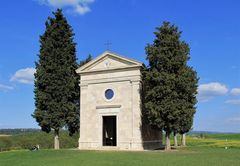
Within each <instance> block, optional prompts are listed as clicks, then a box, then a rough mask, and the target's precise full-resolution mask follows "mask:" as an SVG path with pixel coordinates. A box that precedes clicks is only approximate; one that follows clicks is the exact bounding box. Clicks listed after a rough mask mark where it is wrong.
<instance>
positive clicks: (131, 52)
mask: <svg viewBox="0 0 240 166" xmlns="http://www.w3.org/2000/svg"><path fill="white" fill-rule="evenodd" d="M56 8H62V9H63V12H64V15H65V16H66V18H67V20H68V22H69V24H70V25H71V26H72V28H73V30H74V33H75V37H74V38H75V42H76V43H77V57H78V61H80V60H82V59H85V58H86V57H87V56H88V55H89V54H91V55H93V57H97V56H98V55H99V54H101V53H102V52H104V51H105V50H106V49H107V47H106V45H105V43H107V42H110V43H112V44H111V45H110V50H111V51H113V52H116V53H118V54H121V55H124V56H127V57H130V58H133V59H136V60H139V61H142V62H144V63H146V64H147V61H146V54H145V47H146V45H147V44H148V43H150V44H151V43H152V42H153V40H154V34H153V32H154V31H155V28H156V27H159V26H161V25H162V22H163V21H170V22H171V23H174V24H175V25H176V26H178V27H179V29H180V30H181V31H182V38H181V39H182V40H184V41H186V42H187V43H188V44H189V45H190V48H191V55H190V56H191V59H190V61H189V65H191V66H193V68H194V69H195V70H196V71H197V73H198V77H199V78H200V80H199V87H198V93H199V94H198V104H197V112H196V114H195V117H194V124H193V130H198V131H219V132H238V133H240V19H239V17H240V10H239V8H240V1H238V0H211V1H209V0H196V1H192V0H181V1H177V0H167V1H166V0H114V1H113V0H24V1H19V0H8V1H1V6H0V15H1V18H0V25H1V26H0V128H38V125H37V123H36V122H35V120H34V119H33V118H32V117H31V114H32V113H33V111H34V109H35V106H34V93H33V88H34V85H33V80H34V76H33V74H34V72H35V69H34V68H35V61H37V60H38V58H37V55H38V53H39V36H40V35H41V34H43V33H44V30H45V21H46V20H47V18H48V17H49V16H52V11H55V10H56Z"/></svg>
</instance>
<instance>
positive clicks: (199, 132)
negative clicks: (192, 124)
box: [188, 131, 239, 135]
mask: <svg viewBox="0 0 240 166" xmlns="http://www.w3.org/2000/svg"><path fill="white" fill-rule="evenodd" d="M188 134H190V135H191V134H239V133H237V132H219V131H190V132H189V133H188Z"/></svg>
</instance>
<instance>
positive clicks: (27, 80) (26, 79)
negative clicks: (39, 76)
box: [10, 68, 36, 84]
mask: <svg viewBox="0 0 240 166" xmlns="http://www.w3.org/2000/svg"><path fill="white" fill-rule="evenodd" d="M35 72H36V69H35V68H25V69H20V70H18V71H16V73H15V74H14V75H13V76H12V77H11V79H10V81H16V82H19V83H23V84H33V81H34V73H35Z"/></svg>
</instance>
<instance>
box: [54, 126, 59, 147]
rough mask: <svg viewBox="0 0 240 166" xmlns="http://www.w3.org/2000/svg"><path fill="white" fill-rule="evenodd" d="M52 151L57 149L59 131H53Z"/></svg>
mask: <svg viewBox="0 0 240 166" xmlns="http://www.w3.org/2000/svg"><path fill="white" fill-rule="evenodd" d="M54 149H55V150H58V149H59V130H54Z"/></svg>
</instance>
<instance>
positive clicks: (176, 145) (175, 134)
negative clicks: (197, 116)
mask: <svg viewBox="0 0 240 166" xmlns="http://www.w3.org/2000/svg"><path fill="white" fill-rule="evenodd" d="M173 135H174V147H178V142H177V133H175V132H174V133H173Z"/></svg>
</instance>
